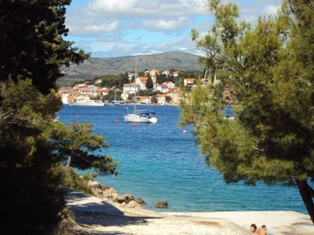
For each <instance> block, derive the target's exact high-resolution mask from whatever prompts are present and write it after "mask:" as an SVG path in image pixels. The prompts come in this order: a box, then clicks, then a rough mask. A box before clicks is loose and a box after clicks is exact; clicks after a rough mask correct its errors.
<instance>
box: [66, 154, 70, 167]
mask: <svg viewBox="0 0 314 235" xmlns="http://www.w3.org/2000/svg"><path fill="white" fill-rule="evenodd" d="M70 165H71V156H68V160H67V165H66V167H68V168H69V167H70Z"/></svg>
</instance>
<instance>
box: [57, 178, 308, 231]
mask: <svg viewBox="0 0 314 235" xmlns="http://www.w3.org/2000/svg"><path fill="white" fill-rule="evenodd" d="M84 181H85V184H86V185H87V188H89V190H90V192H91V194H85V193H82V192H79V191H75V190H73V189H70V188H67V187H64V190H65V191H66V193H67V196H66V202H67V207H68V209H69V211H68V217H67V219H66V220H63V221H62V222H61V223H60V228H59V233H58V234H143V235H144V234H158V235H161V234H219V235H222V234H228V235H229V234H234V235H237V234H239V235H240V234H241V235H243V234H244V235H245V234H248V235H249V234H252V233H250V232H249V230H248V229H249V226H250V224H252V223H256V224H257V226H258V227H260V226H261V225H262V224H266V226H267V229H268V232H269V234H271V235H277V234H302V235H310V234H313V233H314V227H313V225H312V223H311V220H310V217H309V216H308V215H306V214H302V213H298V212H294V211H228V212H195V213H193V212H169V211H167V209H165V212H155V211H150V210H146V209H143V206H142V205H143V203H144V201H143V200H142V199H141V198H138V199H134V197H133V195H131V194H124V195H119V194H118V192H117V191H116V190H115V189H114V188H111V187H109V186H105V185H102V184H100V183H99V182H97V181H94V180H88V181H86V180H84ZM86 182H87V183H86ZM87 191H88V190H87Z"/></svg>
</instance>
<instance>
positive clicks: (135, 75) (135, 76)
mask: <svg viewBox="0 0 314 235" xmlns="http://www.w3.org/2000/svg"><path fill="white" fill-rule="evenodd" d="M137 78H138V74H137V54H136V55H135V68H134V83H135V84H136V80H137ZM135 84H134V85H135ZM133 102H134V114H136V87H135V86H134V99H133Z"/></svg>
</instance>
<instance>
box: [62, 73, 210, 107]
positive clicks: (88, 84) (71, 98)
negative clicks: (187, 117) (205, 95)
mask: <svg viewBox="0 0 314 235" xmlns="http://www.w3.org/2000/svg"><path fill="white" fill-rule="evenodd" d="M189 75H191V74H189ZM160 77H163V79H158V78H160ZM195 77H196V76H195V74H192V75H191V77H185V76H184V73H183V72H182V71H169V70H167V71H161V70H157V69H152V70H145V71H144V72H143V73H139V74H137V73H135V72H129V73H127V80H126V81H127V82H126V83H124V84H121V85H122V86H121V87H116V86H112V87H108V86H103V84H104V82H103V80H105V78H97V79H95V80H94V81H84V82H80V83H77V84H76V85H74V86H73V87H71V86H65V87H60V88H59V90H58V95H59V96H60V97H61V98H62V101H63V103H64V104H70V105H71V104H73V103H75V102H84V103H92V102H94V101H98V102H96V103H101V104H102V105H113V104H121V103H129V102H133V101H134V100H136V102H137V103H138V104H143V105H174V106H176V105H178V104H179V101H180V99H181V94H180V87H179V86H180V85H183V86H184V87H192V86H193V85H195V83H196V79H197V78H195ZM158 80H159V81H158ZM160 81H161V82H160ZM201 82H202V84H204V85H205V84H208V82H209V78H201ZM149 91H151V92H149ZM141 92H142V94H149V93H150V94H149V95H140V93H141ZM109 94H112V96H111V97H113V98H112V99H108V97H109ZM94 103H95V102H94Z"/></svg>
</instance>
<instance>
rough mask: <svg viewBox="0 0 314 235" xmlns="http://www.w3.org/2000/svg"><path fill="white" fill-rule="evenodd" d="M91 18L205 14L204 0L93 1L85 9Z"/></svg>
mask: <svg viewBox="0 0 314 235" xmlns="http://www.w3.org/2000/svg"><path fill="white" fill-rule="evenodd" d="M87 9H88V13H89V14H91V15H93V16H98V17H100V16H103V15H106V14H107V15H109V16H112V15H116V16H117V14H118V15H119V17H125V18H128V17H138V16H146V17H154V16H155V15H156V14H157V15H159V16H160V15H163V16H169V15H171V16H185V15H196V14H202V15H204V14H206V13H207V1H206V0H107V1H105V0H93V1H91V3H90V4H89V5H88V7H87Z"/></svg>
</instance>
